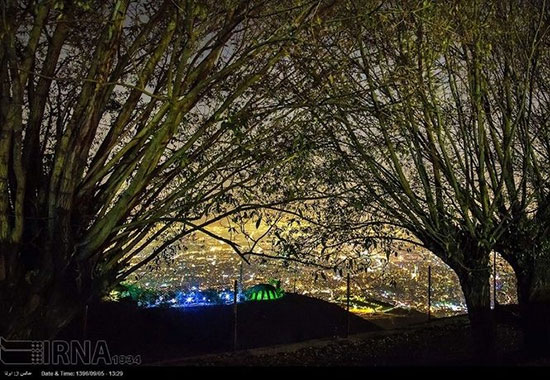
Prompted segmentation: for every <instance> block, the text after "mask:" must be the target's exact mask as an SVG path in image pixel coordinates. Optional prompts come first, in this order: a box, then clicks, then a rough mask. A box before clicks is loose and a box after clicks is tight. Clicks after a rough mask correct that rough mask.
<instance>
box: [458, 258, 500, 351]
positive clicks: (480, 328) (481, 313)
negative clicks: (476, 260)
mask: <svg viewBox="0 0 550 380" xmlns="http://www.w3.org/2000/svg"><path fill="white" fill-rule="evenodd" d="M457 274H458V278H459V281H460V285H461V287H462V292H463V293H464V298H465V300H466V306H467V308H468V318H469V319H470V325H471V328H472V337H473V340H474V344H475V350H476V357H477V358H478V359H479V360H480V361H481V362H486V361H487V358H490V357H492V356H493V352H494V343H495V323H494V317H493V313H492V312H491V297H490V282H489V277H490V270H489V268H486V270H485V268H482V269H479V270H477V271H464V272H460V271H458V272H457Z"/></svg>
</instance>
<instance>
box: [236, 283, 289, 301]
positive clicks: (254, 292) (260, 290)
mask: <svg viewBox="0 0 550 380" xmlns="http://www.w3.org/2000/svg"><path fill="white" fill-rule="evenodd" d="M245 295H246V299H247V301H265V300H276V299H279V298H281V297H282V296H283V295H284V292H283V291H282V290H281V289H278V288H275V287H274V286H273V285H269V284H258V285H254V286H253V287H251V288H249V289H247V290H246V291H245Z"/></svg>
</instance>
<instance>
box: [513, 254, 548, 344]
mask: <svg viewBox="0 0 550 380" xmlns="http://www.w3.org/2000/svg"><path fill="white" fill-rule="evenodd" d="M529 254H530V256H525V257H529V258H531V257H533V256H534V255H533V254H532V253H529ZM523 264H524V265H523V266H521V267H516V266H517V264H516V266H514V270H515V272H516V277H517V287H518V301H519V305H520V312H521V320H522V327H523V331H524V334H525V344H526V347H527V349H528V350H530V351H532V352H541V353H543V352H548V351H549V350H550V251H546V252H541V253H539V254H537V255H536V256H535V257H534V259H533V260H528V262H526V261H523Z"/></svg>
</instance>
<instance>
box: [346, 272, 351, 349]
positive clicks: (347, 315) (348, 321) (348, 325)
mask: <svg viewBox="0 0 550 380" xmlns="http://www.w3.org/2000/svg"><path fill="white" fill-rule="evenodd" d="M349 282H350V276H349V272H348V277H347V281H346V311H347V313H346V317H347V319H346V338H347V337H348V336H349V327H350V315H349V297H350V289H349Z"/></svg>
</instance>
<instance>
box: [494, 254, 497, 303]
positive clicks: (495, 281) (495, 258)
mask: <svg viewBox="0 0 550 380" xmlns="http://www.w3.org/2000/svg"><path fill="white" fill-rule="evenodd" d="M496 308H497V253H496V251H493V309H496Z"/></svg>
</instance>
